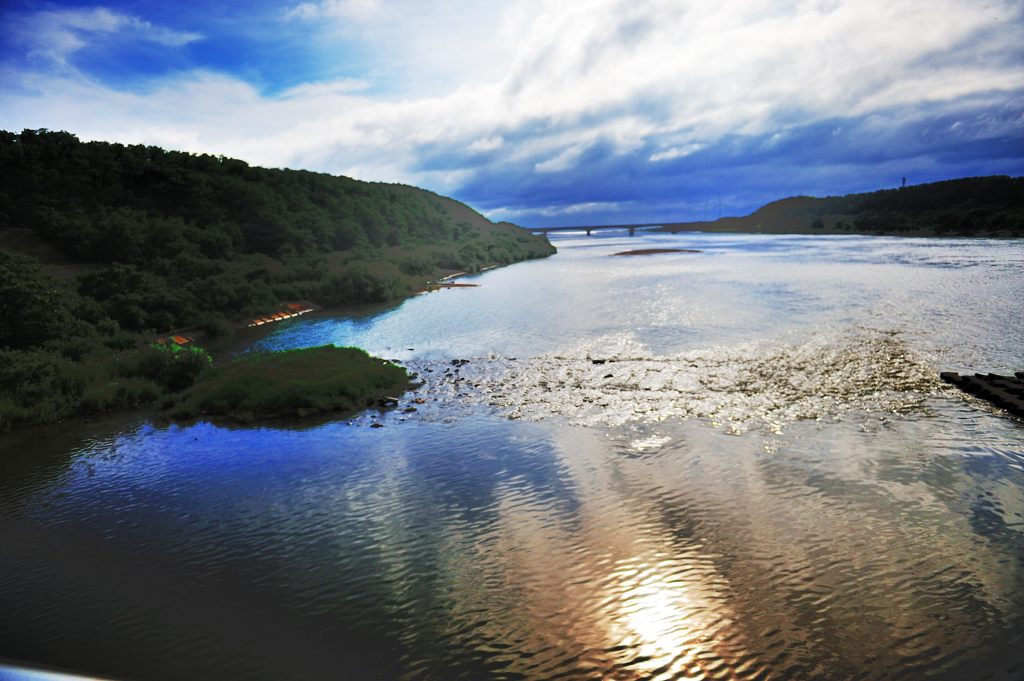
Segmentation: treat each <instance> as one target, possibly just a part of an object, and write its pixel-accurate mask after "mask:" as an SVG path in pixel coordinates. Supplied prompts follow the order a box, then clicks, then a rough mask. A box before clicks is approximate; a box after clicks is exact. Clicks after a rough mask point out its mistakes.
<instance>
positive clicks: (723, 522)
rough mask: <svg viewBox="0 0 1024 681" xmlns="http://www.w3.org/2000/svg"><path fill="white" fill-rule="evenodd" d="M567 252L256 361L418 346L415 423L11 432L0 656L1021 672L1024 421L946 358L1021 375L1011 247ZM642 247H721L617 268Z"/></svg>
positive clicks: (941, 674) (466, 668) (280, 666)
mask: <svg viewBox="0 0 1024 681" xmlns="http://www.w3.org/2000/svg"><path fill="white" fill-rule="evenodd" d="M553 242H554V243H555V244H556V245H557V246H558V248H559V253H558V254H557V255H555V256H553V257H551V258H549V259H546V260H543V261H536V262H529V263H522V264H519V265H515V266H511V267H507V268H502V269H498V270H493V271H490V272H487V273H485V274H482V275H479V276H476V277H471V278H466V279H464V281H466V282H467V283H476V284H479V286H478V287H477V288H461V289H454V290H447V291H440V292H436V293H431V294H426V295H422V296H419V297H417V298H414V299H410V300H408V301H406V302H405V303H404V304H402V305H400V306H399V307H397V308H394V309H390V310H385V311H383V312H376V313H374V314H369V315H364V316H360V317H330V316H320V317H312V318H308V319H307V318H302V319H298V320H295V321H294V322H292V323H285V324H284V325H282V326H281V327H280V328H278V329H276V330H275V331H274V332H273V333H272V334H271V335H269V336H267V337H266V338H264V339H262V340H260V341H259V342H258V343H256V344H255V346H254V347H253V348H251V350H254V351H255V350H263V349H271V348H272V349H282V348H292V347H303V346H310V345H319V344H323V343H337V344H341V345H348V344H353V345H359V346H361V347H364V348H366V349H367V350H369V351H370V352H371V353H375V354H378V355H381V356H384V357H388V358H394V359H397V360H400V361H401V362H403V363H404V364H406V365H407V366H408V367H409V369H410V370H411V371H415V372H416V373H417V374H418V375H419V376H420V378H421V380H422V381H423V385H422V386H421V387H420V388H419V389H417V390H416V391H414V392H410V393H409V394H407V395H405V396H404V397H403V398H402V402H401V405H400V407H399V408H398V409H396V410H392V411H389V412H387V413H381V412H376V411H374V412H370V413H365V414H362V415H360V416H358V417H355V418H352V419H349V420H347V421H334V422H327V423H320V424H315V425H307V426H305V427H295V426H291V427H285V426H281V427H259V428H228V427H221V426H216V425H211V424H208V423H198V424H195V425H188V426H178V425H174V426H166V425H160V424H154V423H151V422H148V421H146V420H144V419H142V418H141V417H140V418H135V419H133V418H128V419H127V420H126V419H125V418H120V419H115V420H110V421H105V422H98V423H91V424H79V423H75V424H65V425H63V426H61V427H60V428H50V429H46V430H39V431H29V432H21V433H16V434H13V435H8V436H6V437H5V438H4V439H2V440H0V448H2V449H3V450H4V451H3V457H0V466H2V468H0V474H2V477H0V540H2V547H0V551H2V553H0V658H6V659H9V660H16V661H21V662H31V663H39V664H47V665H54V666H58V667H62V668H66V669H71V670H78V671H83V672H88V673H91V674H95V675H100V676H106V677H111V678H115V679H118V678H123V679H139V680H146V679H205V678H208V679H307V678H313V679H320V678H332V679H333V678H337V679H342V678H345V679H349V678H353V679H355V678H399V679H490V678H496V679H518V678H526V679H547V678H566V679H577V678H588V679H600V678H614V679H647V678H652V679H676V678H678V679H682V678H696V679H918V678H943V679H975V678H977V679H984V678H991V679H1017V678H1022V677H1024V423H1022V422H1021V421H1020V420H1019V419H1015V418H1013V417H1010V416H1008V415H1007V414H1005V413H1002V412H1000V411H998V410H995V409H993V408H990V407H988V406H987V405H985V404H984V403H981V402H979V401H977V400H975V399H974V398H971V397H968V396H965V395H962V394H960V393H958V392H957V391H955V390H953V389H951V388H948V387H947V386H945V385H944V384H942V383H941V382H940V381H939V380H938V379H937V374H938V372H939V371H943V370H953V371H970V372H973V371H984V372H988V371H992V372H997V373H1006V372H1012V371H1014V370H1018V371H1019V370H1021V369H1024V314H1022V312H1024V305H1022V302H1021V301H1022V300H1024V242H1021V241H1019V240H1018V241H1007V240H1002V241H983V240H940V239H929V240H918V239H895V238H870V237H817V238H810V237H797V236H751V235H706V234H703V235H702V234H679V235H637V236H636V237H626V236H625V235H616V234H615V233H610V235H608V234H606V235H604V236H594V237H589V238H588V237H584V236H582V235H568V236H561V237H556V238H554V239H553ZM651 247H658V248H689V249H699V250H700V251H701V252H700V253H668V254H662V255H651V256H637V257H613V256H612V254H613V253H615V252H617V251H622V250H627V249H631V248H651ZM463 360H465V361H463ZM409 408H414V409H415V411H406V409H409ZM375 423H378V424H381V425H383V427H381V428H371V427H370V426H371V425H372V424H375Z"/></svg>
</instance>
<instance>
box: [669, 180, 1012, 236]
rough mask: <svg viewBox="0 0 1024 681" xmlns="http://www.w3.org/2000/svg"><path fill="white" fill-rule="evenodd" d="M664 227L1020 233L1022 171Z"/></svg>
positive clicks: (775, 205)
mask: <svg viewBox="0 0 1024 681" xmlns="http://www.w3.org/2000/svg"><path fill="white" fill-rule="evenodd" d="M663 229H665V230H666V231H681V230H688V229H700V230H706V231H734V232H773V233H815V232H828V233H844V232H846V233H856V234H879V235H913V236H959V237H963V236H967V237H972V236H973V237H992V236H995V237H1024V177H1008V176H1005V175H992V176H987V177H967V178H962V179H957V180H944V181H942V182H930V183H927V184H919V185H910V186H906V187H900V188H895V189H882V190H879V191H875V192H868V193H862V194H846V195H843V196H827V197H822V198H818V197H811V196H795V197H791V198H787V199H781V200H778V201H772V202H771V203H768V204H766V205H764V206H762V207H761V208H759V209H757V210H756V211H754V212H753V213H751V214H750V215H747V216H743V217H728V218H721V219H719V220H716V221H714V222H691V223H675V224H671V225H666V226H665V227H664V228H663Z"/></svg>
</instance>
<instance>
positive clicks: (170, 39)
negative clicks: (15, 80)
mask: <svg viewBox="0 0 1024 681" xmlns="http://www.w3.org/2000/svg"><path fill="white" fill-rule="evenodd" d="M12 28H13V33H14V37H15V39H16V40H18V41H20V42H22V43H24V44H26V45H27V47H28V50H27V52H28V54H29V55H30V56H34V57H42V58H46V59H49V60H52V61H54V62H56V63H58V64H66V63H67V60H68V58H69V57H70V56H71V55H73V54H74V53H75V52H77V51H78V50H80V49H82V48H83V47H85V46H86V45H89V44H90V43H94V42H97V41H103V40H112V39H122V40H139V41H145V42H152V43H156V44H159V45H166V46H169V47H179V46H181V45H187V44H188V43H191V42H195V41H196V40H200V39H202V37H203V36H202V35H201V34H199V33H194V32H186V31H174V30H172V29H169V28H165V27H162V26H155V25H153V24H151V23H150V22H148V21H145V20H143V19H140V18H138V17H134V16H130V15H127V14H122V13H120V12H116V11H113V10H110V9H107V8H106V7H94V8H92V9H68V10H54V11H43V12H39V13H37V14H33V15H30V16H28V17H26V18H24V19H23V20H22V21H20V22H18V21H16V22H14V24H13V26H12Z"/></svg>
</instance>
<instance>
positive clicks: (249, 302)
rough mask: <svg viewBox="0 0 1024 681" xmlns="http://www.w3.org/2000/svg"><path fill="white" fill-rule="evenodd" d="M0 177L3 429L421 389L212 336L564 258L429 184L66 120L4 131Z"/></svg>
mask: <svg viewBox="0 0 1024 681" xmlns="http://www.w3.org/2000/svg"><path fill="white" fill-rule="evenodd" d="M0 174H2V176H3V178H4V182H3V184H2V186H0V432H2V431H5V430H10V429H12V428H17V427H20V426H27V425H31V424H43V423H54V422H59V421H61V420H63V419H67V418H71V417H85V416H89V415H92V414H99V413H105V412H114V411H120V410H128V409H134V408H138V407H140V406H145V405H152V406H164V407H165V408H168V409H170V410H171V411H174V410H175V409H177V410H178V412H179V413H181V414H188V413H193V412H194V413H196V414H199V413H202V412H203V411H204V410H208V411H210V413H221V414H222V415H229V416H231V415H234V416H241V417H243V418H248V417H250V416H251V417H258V415H260V414H268V415H269V414H273V413H282V414H284V413H290V414H293V415H302V414H304V413H315V412H323V411H338V410H341V411H346V410H349V409H351V410H358V409H362V408H364V406H365V405H366V404H368V403H372V402H373V400H375V399H379V398H381V397H385V396H386V395H388V394H389V391H390V392H395V391H397V390H398V386H400V385H408V378H407V377H404V370H403V369H401V368H400V367H395V366H394V365H389V368H387V370H386V371H384V370H383V369H381V367H383V366H384V365H380V366H378V365H377V364H375V363H380V362H382V360H379V359H376V358H372V357H368V356H366V357H363V356H362V355H360V354H359V352H361V351H357V350H354V349H340V350H345V352H342V353H340V354H339V353H336V352H334V351H332V350H325V349H322V348H318V349H311V350H314V351H313V352H310V353H309V354H303V353H299V354H291V353H269V354H267V355H264V356H261V357H260V358H259V360H258V361H254V362H252V363H247V362H248V360H247V359H245V358H243V359H242V360H236V361H235V362H231V363H221V362H218V361H216V358H214V357H211V356H210V354H209V353H208V352H207V351H206V350H205V349H203V348H202V347H200V344H204V345H205V344H206V343H207V341H209V342H210V344H211V346H214V347H215V346H217V345H218V344H221V345H223V344H225V343H226V342H227V341H225V340H224V339H230V338H231V337H233V336H234V335H235V334H236V333H238V332H239V330H243V331H244V330H246V329H247V327H249V325H250V324H252V323H254V322H255V321H256V320H263V324H258V325H257V326H259V327H260V328H262V327H263V326H264V325H271V324H272V322H276V321H281V320H282V319H285V318H288V317H289V315H291V316H294V315H295V313H299V312H300V311H304V310H309V311H312V310H314V309H319V308H321V307H322V308H326V309H349V308H354V307H361V306H368V305H384V304H392V303H397V302H399V301H401V300H403V299H405V298H406V297H408V296H411V295H415V294H416V293H419V292H421V291H426V290H436V289H439V288H448V287H458V286H467V285H468V284H463V285H460V284H457V283H455V282H453V281H451V277H452V275H453V274H455V275H457V274H471V273H477V272H481V271H484V270H486V269H490V268H492V267H498V266H502V265H508V264H511V263H514V262H520V261H523V260H528V259H532V258H542V257H546V256H548V255H551V254H552V253H554V252H555V249H554V247H553V246H551V244H550V242H548V240H547V238H545V237H542V236H536V235H533V234H531V233H530V232H529V231H527V230H525V229H523V228H521V227H518V226H516V225H513V224H511V223H506V222H502V223H493V222H491V221H490V220H488V219H486V218H485V217H484V216H482V215H480V214H479V213H477V212H476V211H474V210H473V209H472V208H470V207H468V206H466V205H465V204H462V203H460V202H458V201H455V200H453V199H450V198H448V197H444V196H440V195H438V194H435V193H433V192H429V191H427V190H423V189H418V188H416V187H410V186H406V185H397V184H385V183H371V182H361V181H358V180H353V179H350V178H346V177H335V176H331V175H326V174H322V173H312V172H307V171H296V170H282V169H269V168H259V167H252V166H249V165H248V164H246V163H245V162H243V161H239V160H235V159H229V158H224V157H220V156H210V155H205V154H198V155H197V154H190V153H184V152H175V151H165V150H163V149H160V148H158V147H152V146H143V145H131V146H125V145H121V144H109V143H105V142H88V143H85V142H81V141H79V140H78V138H77V137H75V136H74V135H72V134H70V133H67V132H51V131H47V130H26V131H23V132H21V133H11V132H4V131H0ZM301 313H302V314H305V312H301ZM254 330H255V329H253V328H248V332H250V333H251V332H253V331H254ZM175 337H177V338H175ZM158 339H159V340H162V341H163V342H157V340H158ZM180 341H184V342H180ZM364 354H365V353H364ZM236 365H237V367H236ZM232 367H236V368H232ZM382 371H384V373H385V374H387V375H388V379H387V380H383V379H381V378H380V375H379V374H381V372H382ZM395 371H401V372H402V375H403V377H404V378H401V380H398V378H397V374H395V373H394V372H395ZM259 372H263V373H264V374H265V375H266V376H268V377H272V378H273V382H274V383H275V385H273V386H269V387H266V386H258V387H260V388H264V387H266V390H258V391H257V393H259V395H258V397H259V399H257V396H254V398H253V399H254V400H257V401H255V402H248V401H246V400H244V399H242V398H241V396H240V395H239V394H237V393H232V392H231V391H232V390H235V389H236V388H237V386H239V385H246V386H250V387H253V389H255V388H256V387H257V385H256V383H255V382H253V381H252V380H251V378H247V377H251V375H253V374H255V373H259ZM329 377H333V378H329ZM321 378H324V380H327V383H322V382H321V380H320V379H321ZM379 379H380V380H379ZM339 381H340V382H341V383H339ZM346 381H347V384H348V385H350V386H351V390H350V391H349V392H346V390H345V389H344V386H343V385H342V383H344V382H346ZM382 381H383V382H382ZM403 381H404V382H403ZM232 386H235V388H232ZM232 395H234V397H232Z"/></svg>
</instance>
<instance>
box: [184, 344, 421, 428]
mask: <svg viewBox="0 0 1024 681" xmlns="http://www.w3.org/2000/svg"><path fill="white" fill-rule="evenodd" d="M408 388H409V376H408V374H407V373H406V371H405V369H404V368H402V367H400V366H398V365H396V364H392V363H390V362H386V361H384V360H381V359H378V358H376V357H371V356H370V355H368V354H367V353H366V352H365V351H363V350H360V349H359V348H339V347H335V346H333V345H324V346H321V347H316V348H304V349H301V350H288V351H285V352H273V353H260V354H253V355H248V356H246V357H243V358H241V359H238V360H235V361H234V362H231V363H230V364H225V365H222V366H216V367H213V368H212V369H210V370H209V371H207V372H205V373H204V374H203V376H202V377H201V378H200V380H198V381H197V382H196V383H195V384H194V385H193V386H192V387H191V388H189V389H188V390H187V391H185V392H184V393H183V394H182V395H181V396H180V397H179V398H178V399H177V400H176V401H174V402H173V403H171V404H169V405H168V407H169V411H170V414H171V415H172V416H173V417H174V418H179V419H184V418H195V417H199V416H214V417H221V418H227V419H230V420H235V421H241V422H248V421H251V420H252V419H254V418H270V417H290V416H292V417H300V418H301V417H306V416H312V415H315V414H322V413H326V412H347V413H352V412H357V411H360V410H362V409H366V408H368V407H372V406H374V405H376V404H377V403H378V402H379V401H380V400H381V399H382V398H384V397H386V396H396V395H399V394H401V393H403V392H405V390H407V389H408Z"/></svg>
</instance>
